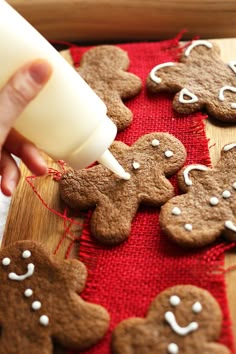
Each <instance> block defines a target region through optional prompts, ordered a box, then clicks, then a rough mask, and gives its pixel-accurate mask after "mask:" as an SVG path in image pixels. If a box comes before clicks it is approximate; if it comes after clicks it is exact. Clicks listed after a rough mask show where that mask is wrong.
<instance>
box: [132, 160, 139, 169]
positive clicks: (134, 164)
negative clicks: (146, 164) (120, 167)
mask: <svg viewBox="0 0 236 354" xmlns="http://www.w3.org/2000/svg"><path fill="white" fill-rule="evenodd" d="M133 168H134V169H135V170H138V169H139V168H140V164H139V163H138V162H135V161H134V162H133Z"/></svg>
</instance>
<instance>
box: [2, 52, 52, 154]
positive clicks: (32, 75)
mask: <svg viewBox="0 0 236 354" xmlns="http://www.w3.org/2000/svg"><path fill="white" fill-rule="evenodd" d="M51 72H52V68H51V66H50V64H49V63H47V62H46V61H45V60H42V59H39V60H36V61H34V62H32V63H30V64H27V65H25V66H23V67H22V68H21V69H19V70H18V71H17V72H16V73H15V74H14V75H13V76H12V77H11V78H10V79H9V81H8V82H7V83H6V85H5V86H4V87H3V88H2V89H1V90H0V151H1V150H2V147H3V145H4V143H5V140H6V138H7V136H8V134H9V131H10V130H11V127H12V125H13V124H14V121H15V120H16V119H17V118H18V116H19V115H20V114H21V113H22V112H23V110H24V109H25V108H26V106H27V104H28V103H29V102H30V101H31V100H32V99H34V98H35V97H36V96H37V94H38V93H39V91H40V90H41V89H42V87H43V86H44V84H45V83H46V82H47V81H48V79H49V77H50V75H51Z"/></svg>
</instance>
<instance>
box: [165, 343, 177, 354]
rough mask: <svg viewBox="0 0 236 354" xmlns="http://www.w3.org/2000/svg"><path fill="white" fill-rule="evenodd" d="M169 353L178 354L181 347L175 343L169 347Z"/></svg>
mask: <svg viewBox="0 0 236 354" xmlns="http://www.w3.org/2000/svg"><path fill="white" fill-rule="evenodd" d="M168 353H169V354H178V353H179V347H178V345H177V344H175V343H170V344H169V345H168Z"/></svg>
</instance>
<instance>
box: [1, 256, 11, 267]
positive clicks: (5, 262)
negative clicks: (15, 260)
mask: <svg viewBox="0 0 236 354" xmlns="http://www.w3.org/2000/svg"><path fill="white" fill-rule="evenodd" d="M10 263H11V260H10V258H8V257H5V258H3V260H2V265H4V266H8V265H9V264H10Z"/></svg>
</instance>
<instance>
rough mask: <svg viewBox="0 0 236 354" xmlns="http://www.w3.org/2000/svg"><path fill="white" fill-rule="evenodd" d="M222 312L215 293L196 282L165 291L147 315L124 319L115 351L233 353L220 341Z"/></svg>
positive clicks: (141, 353)
mask: <svg viewBox="0 0 236 354" xmlns="http://www.w3.org/2000/svg"><path fill="white" fill-rule="evenodd" d="M221 323H222V314H221V309H220V307H219V305H218V303H217V301H216V300H215V299H214V298H213V297H212V295H211V294H210V293H209V292H208V291H206V290H203V289H201V288H198V287H195V286H192V285H178V286H174V287H172V288H169V289H167V290H165V291H163V292H162V293H161V294H160V295H158V296H157V297H156V298H155V299H154V301H153V302H152V304H151V306H150V308H149V310H148V314H147V316H146V318H144V319H142V318H131V319H128V320H125V321H123V322H121V323H120V324H119V325H118V326H117V328H116V329H115V331H114V332H113V337H112V349H113V353H115V354H136V353H138V354H156V353H158V354H180V353H183V354H189V353H191V354H201V353H204V354H205V353H207V354H229V353H230V352H229V350H228V349H227V348H226V347H225V346H223V345H221V344H218V343H216V341H217V339H218V338H219V335H220V331H221Z"/></svg>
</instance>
